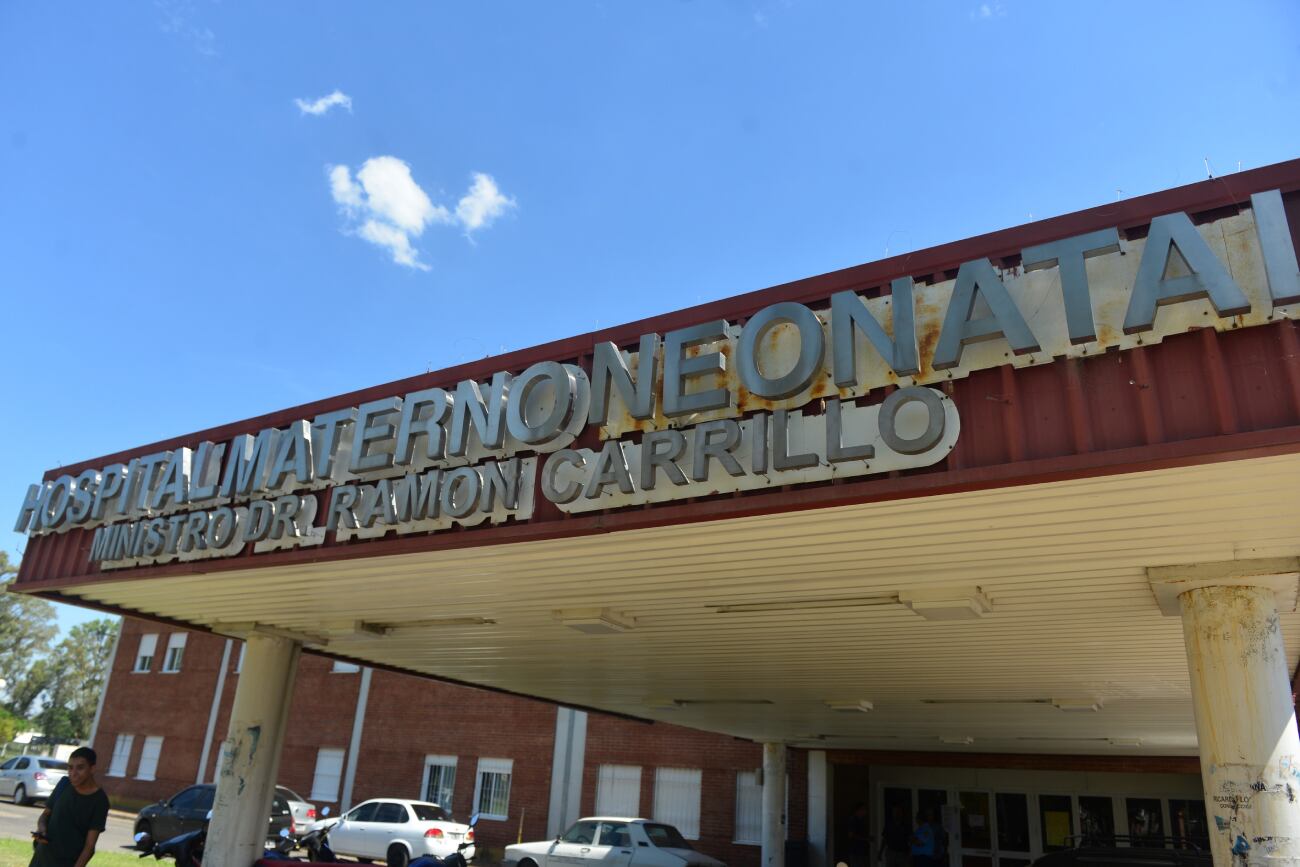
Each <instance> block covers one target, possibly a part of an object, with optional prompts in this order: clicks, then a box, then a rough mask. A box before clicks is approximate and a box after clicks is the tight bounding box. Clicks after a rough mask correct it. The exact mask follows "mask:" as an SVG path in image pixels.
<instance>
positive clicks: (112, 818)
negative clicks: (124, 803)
mask: <svg viewBox="0 0 1300 867" xmlns="http://www.w3.org/2000/svg"><path fill="white" fill-rule="evenodd" d="M40 814H41V808H40V807H39V806H31V807H15V806H14V805H13V804H5V803H0V837H9V838H12V839H15V840H30V839H31V832H32V829H33V828H35V827H36V817H37V816H39V815H40ZM133 827H134V822H133V820H132V819H128V818H123V817H122V814H120V813H119V814H116V815H114V814H112V813H110V814H109V816H108V830H106V831H105V832H104V833H103V834H101V835H100V837H99V848H100V850H101V851H104V852H109V851H113V850H116V849H118V848H119V847H121V848H124V849H129V848H131V847H132V846H133V845H134V841H133V840H132V839H131V831H132V829H133Z"/></svg>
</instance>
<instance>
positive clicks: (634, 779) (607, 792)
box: [596, 765, 641, 816]
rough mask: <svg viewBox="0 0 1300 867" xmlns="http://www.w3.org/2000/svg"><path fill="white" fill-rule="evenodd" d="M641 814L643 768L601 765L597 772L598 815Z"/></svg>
mask: <svg viewBox="0 0 1300 867" xmlns="http://www.w3.org/2000/svg"><path fill="white" fill-rule="evenodd" d="M640 814H641V766H640V765H601V766H600V767H599V768H598V769H597V771H596V815H598V816H639V815H640Z"/></svg>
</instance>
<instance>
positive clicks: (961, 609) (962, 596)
mask: <svg viewBox="0 0 1300 867" xmlns="http://www.w3.org/2000/svg"><path fill="white" fill-rule="evenodd" d="M898 600H899V601H900V602H902V603H903V604H904V605H906V606H907V607H908V608H911V609H912V610H913V611H914V612H916V613H917V614H919V615H921V616H922V617H924V618H925V619H926V620H978V619H979V618H981V617H983V616H984V615H985V614H988V613H989V612H990V611H992V610H993V603H992V602H991V601H989V598H988V597H987V596H985V595H984V591H983V590H981V589H980V588H978V587H917V588H914V589H911V590H903V591H901V592H900V593H899V594H898Z"/></svg>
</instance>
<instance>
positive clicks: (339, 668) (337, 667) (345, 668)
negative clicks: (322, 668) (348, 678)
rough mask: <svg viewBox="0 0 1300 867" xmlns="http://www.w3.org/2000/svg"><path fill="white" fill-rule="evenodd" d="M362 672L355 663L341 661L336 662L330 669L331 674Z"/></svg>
mask: <svg viewBox="0 0 1300 867" xmlns="http://www.w3.org/2000/svg"><path fill="white" fill-rule="evenodd" d="M360 670H361V666H359V665H357V664H356V663H355V662H344V661H343V660H341V659H336V660H334V667H333V668H331V669H330V674H356V673H357V672H358V671H360Z"/></svg>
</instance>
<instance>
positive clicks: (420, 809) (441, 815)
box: [411, 804, 451, 822]
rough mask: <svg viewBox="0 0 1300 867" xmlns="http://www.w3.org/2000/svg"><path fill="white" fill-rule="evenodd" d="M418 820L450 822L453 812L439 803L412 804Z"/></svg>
mask: <svg viewBox="0 0 1300 867" xmlns="http://www.w3.org/2000/svg"><path fill="white" fill-rule="evenodd" d="M411 810H412V811H414V813H415V819H416V821H417V822H450V821H451V814H450V813H448V812H447V811H446V810H444V809H443V808H442V807H439V806H438V805H437V804H411Z"/></svg>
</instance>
